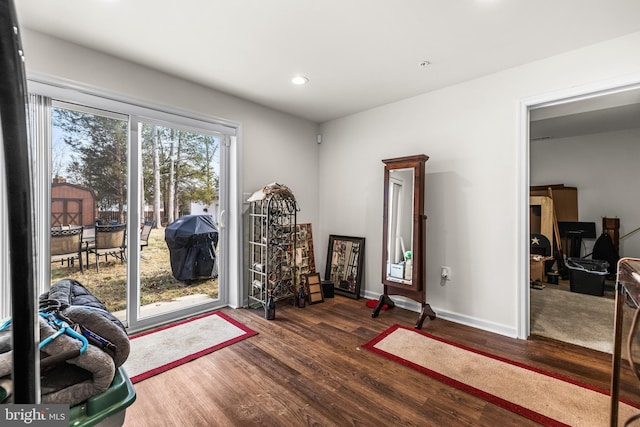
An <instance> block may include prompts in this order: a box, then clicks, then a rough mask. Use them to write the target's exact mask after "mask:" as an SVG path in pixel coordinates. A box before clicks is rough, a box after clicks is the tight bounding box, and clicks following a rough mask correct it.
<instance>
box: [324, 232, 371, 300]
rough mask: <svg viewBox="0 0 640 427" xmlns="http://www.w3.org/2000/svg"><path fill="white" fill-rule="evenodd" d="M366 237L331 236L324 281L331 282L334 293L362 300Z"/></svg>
mask: <svg viewBox="0 0 640 427" xmlns="http://www.w3.org/2000/svg"><path fill="white" fill-rule="evenodd" d="M364 242H365V239H364V237H352V236H340V235H335V234H331V235H329V247H328V249H327V262H326V268H325V273H324V280H327V281H331V282H332V283H333V287H334V293H336V294H338V295H343V296H347V297H349V298H353V299H359V298H360V289H361V286H362V274H363V271H364V268H363V265H364Z"/></svg>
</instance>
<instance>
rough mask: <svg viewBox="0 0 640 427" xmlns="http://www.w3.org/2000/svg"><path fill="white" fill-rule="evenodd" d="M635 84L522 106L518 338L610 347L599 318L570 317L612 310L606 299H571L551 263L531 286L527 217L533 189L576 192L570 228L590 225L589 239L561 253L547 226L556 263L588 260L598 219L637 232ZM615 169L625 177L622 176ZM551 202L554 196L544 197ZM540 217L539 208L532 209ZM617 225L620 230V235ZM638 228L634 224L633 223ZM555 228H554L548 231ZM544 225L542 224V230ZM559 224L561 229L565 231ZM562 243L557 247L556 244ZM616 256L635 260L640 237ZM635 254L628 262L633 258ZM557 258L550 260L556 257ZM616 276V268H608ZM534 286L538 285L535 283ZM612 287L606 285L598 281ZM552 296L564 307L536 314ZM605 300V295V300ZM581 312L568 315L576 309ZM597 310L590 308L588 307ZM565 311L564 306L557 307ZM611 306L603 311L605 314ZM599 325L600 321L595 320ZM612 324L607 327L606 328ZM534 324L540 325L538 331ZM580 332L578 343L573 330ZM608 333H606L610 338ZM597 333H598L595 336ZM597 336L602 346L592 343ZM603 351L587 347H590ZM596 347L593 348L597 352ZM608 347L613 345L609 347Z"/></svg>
mask: <svg viewBox="0 0 640 427" xmlns="http://www.w3.org/2000/svg"><path fill="white" fill-rule="evenodd" d="M638 117H640V78H639V77H637V76H636V77H635V78H630V79H626V80H616V81H610V82H605V83H601V84H598V85H591V86H585V87H580V88H574V89H571V90H567V91H562V92H558V93H552V94H548V95H544V96H540V97H535V98H530V99H527V100H524V101H523V102H522V103H521V134H520V149H521V156H520V159H521V162H520V174H521V180H520V182H521V187H520V206H521V209H522V212H521V215H520V219H521V220H520V224H519V226H520V230H521V233H520V236H521V245H520V251H521V255H522V256H521V257H520V260H521V265H520V271H521V275H520V276H521V281H520V283H521V284H522V286H521V287H520V296H519V302H520V307H519V313H520V314H519V325H518V337H519V338H522V339H526V338H527V337H529V335H531V334H534V335H538V334H540V335H544V336H547V337H549V338H553V339H557V340H560V341H565V342H570V343H574V344H577V345H581V346H585V347H591V348H596V349H598V350H601V351H610V350H608V347H609V344H608V343H607V341H611V342H612V340H613V324H612V322H609V321H608V320H607V319H609V317H605V315H598V314H592V315H588V314H585V313H582V315H583V316H586V317H587V318H588V320H587V321H584V320H580V318H578V317H576V318H573V316H574V315H577V314H578V313H579V312H580V311H583V312H584V310H586V309H590V308H594V307H596V306H604V312H605V313H608V310H611V312H612V310H613V300H612V299H611V298H609V299H608V302H607V301H605V300H606V299H607V298H606V295H604V296H594V295H590V292H571V290H570V288H571V283H570V279H571V277H567V276H568V273H571V272H572V271H571V270H570V269H569V270H568V271H567V270H565V276H564V280H563V278H562V277H560V278H559V279H560V280H559V282H556V279H558V277H557V276H556V277H554V276H553V275H551V276H549V275H548V273H553V272H554V270H556V269H557V268H558V261H559V260H557V259H553V257H552V259H551V261H550V264H551V265H547V266H545V267H542V270H541V271H542V273H541V271H536V272H535V275H536V276H538V275H540V276H541V279H542V280H541V281H540V282H541V283H540V284H541V285H542V286H540V287H537V288H532V287H531V284H532V282H531V280H532V279H534V277H533V269H532V267H531V266H532V265H533V264H534V262H533V261H532V259H533V258H534V257H533V256H532V255H536V254H534V251H533V250H532V249H531V247H532V246H531V236H532V234H531V233H532V229H531V227H532V226H535V225H536V222H537V221H538V223H537V226H538V227H539V226H540V223H539V221H540V220H539V218H534V219H532V218H531V215H532V213H531V212H532V209H533V208H532V206H531V196H532V195H533V194H534V192H533V191H531V189H532V188H534V187H536V186H537V187H538V188H543V189H544V188H548V187H550V186H551V187H555V188H563V187H564V188H570V189H571V191H575V192H576V194H575V195H574V198H575V207H576V212H575V216H576V218H575V219H576V221H575V222H576V223H580V224H582V223H585V224H587V225H589V224H590V225H591V226H593V230H594V233H593V235H590V236H589V237H588V238H587V237H585V238H582V239H580V240H578V243H577V244H574V247H573V248H571V247H570V246H569V247H568V246H567V244H569V245H570V244H571V242H570V241H566V240H567V239H566V236H567V234H566V230H563V232H564V233H565V234H563V236H559V235H558V234H557V233H558V232H560V229H559V228H560V227H559V226H558V224H562V223H563V222H564V221H563V222H559V221H557V220H556V221H555V223H554V222H553V221H551V227H553V228H552V229H551V230H552V231H551V234H552V236H551V239H550V240H551V244H552V245H554V246H555V245H556V243H557V242H558V241H560V246H559V247H560V250H561V254H562V259H563V260H566V259H567V256H569V255H570V256H573V257H577V258H579V259H584V260H591V259H592V252H593V247H594V244H595V241H596V239H597V237H599V236H600V235H601V234H602V232H603V218H619V219H620V233H621V234H622V235H624V234H625V231H630V230H631V229H633V228H636V227H638V226H640V212H637V213H636V211H637V209H636V208H635V207H634V206H632V204H633V201H632V200H631V199H632V198H630V197H629V190H631V189H632V188H633V183H634V182H637V180H638V178H640V172H636V171H637V170H639V169H638V168H637V167H633V162H634V160H635V161H637V159H638V158H640V144H638V141H640V121H639V120H638V119H637V118H638ZM621 168H622V169H624V171H621ZM551 197H553V196H552V195H551ZM536 209H538V211H537V212H539V209H540V206H536ZM623 223H624V228H623ZM636 223H637V224H636ZM554 224H555V225H554ZM547 225H548V224H547ZM565 225H566V224H565ZM563 240H565V242H564V244H562V243H563V242H562V241H563ZM620 253H621V255H623V256H640V236H638V237H636V238H630V239H628V240H626V241H620ZM634 254H635V255H634ZM556 255H557V253H556ZM614 271H615V269H614ZM536 279H537V278H536ZM603 283H606V284H607V285H609V287H611V286H612V285H611V284H612V283H613V282H612V281H607V282H603ZM550 292H563V293H562V294H554V296H555V297H556V298H553V297H552V298H550V299H551V300H553V301H555V302H558V301H559V300H560V298H558V297H559V296H561V297H562V298H571V299H572V301H571V302H565V303H559V302H558V304H559V305H558V307H556V308H557V311H556V313H555V314H554V313H550V312H540V310H539V307H537V306H536V305H537V304H538V300H539V299H540V297H541V296H542V295H545V296H548V294H549V293H550ZM611 295H612V293H609V296H611ZM574 299H576V300H577V301H579V303H580V304H581V306H583V307H586V308H585V309H583V310H580V309H578V308H572V307H573V306H574V305H576V304H578V303H577V302H573V300H574ZM595 303H597V304H595ZM562 304H564V306H562ZM609 305H610V307H609ZM599 319H600V320H599ZM609 323H611V324H609ZM540 324H544V327H543V328H542V329H541V328H540ZM581 324H584V325H585V326H586V328H585V332H584V336H581V335H580V334H581V332H580V331H579V328H578V326H580V325H581ZM608 329H611V331H610V332H609V331H608ZM598 331H600V332H598ZM598 333H600V334H601V336H602V337H604V338H602V339H600V338H597V336H596V335H597V334H598ZM598 340H600V341H605V342H604V344H603V343H600V344H594V343H595V342H596V341H598ZM598 346H599V347H598ZM611 346H612V344H611Z"/></svg>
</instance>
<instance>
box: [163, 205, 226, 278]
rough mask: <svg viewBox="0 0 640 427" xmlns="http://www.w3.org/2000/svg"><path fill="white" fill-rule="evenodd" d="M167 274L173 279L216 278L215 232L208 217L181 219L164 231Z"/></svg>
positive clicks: (216, 239) (216, 232)
mask: <svg viewBox="0 0 640 427" xmlns="http://www.w3.org/2000/svg"><path fill="white" fill-rule="evenodd" d="M164 240H165V242H167V246H168V248H169V253H170V258H171V271H172V273H173V277H175V278H176V279H177V280H180V281H184V282H187V283H188V282H190V281H191V280H194V279H198V278H211V277H218V268H217V265H216V252H215V249H216V247H217V245H218V229H217V228H216V226H215V225H214V224H213V218H212V217H211V215H185V216H181V217H180V218H178V219H177V220H175V221H174V222H172V223H171V224H169V225H168V226H167V228H165V231H164Z"/></svg>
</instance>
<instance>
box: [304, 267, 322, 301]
mask: <svg viewBox="0 0 640 427" xmlns="http://www.w3.org/2000/svg"><path fill="white" fill-rule="evenodd" d="M305 281H306V282H307V296H308V297H307V298H308V300H309V304H315V303H318V302H324V295H323V294H322V281H321V280H320V273H311V274H305Z"/></svg>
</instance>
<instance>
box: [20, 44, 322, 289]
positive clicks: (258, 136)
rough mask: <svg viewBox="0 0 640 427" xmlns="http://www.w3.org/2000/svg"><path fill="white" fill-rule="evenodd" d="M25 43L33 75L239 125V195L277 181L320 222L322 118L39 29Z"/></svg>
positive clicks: (308, 218)
mask: <svg viewBox="0 0 640 427" xmlns="http://www.w3.org/2000/svg"><path fill="white" fill-rule="evenodd" d="M22 43H23V46H24V52H25V64H26V70H27V75H28V77H30V78H32V77H33V76H38V77H39V76H45V77H47V78H53V79H56V80H63V81H68V82H69V83H71V84H74V85H81V86H87V87H89V88H95V89H97V90H99V91H100V92H102V93H105V92H106V93H107V94H113V95H114V96H115V97H116V98H122V97H124V98H125V99H127V100H134V101H140V102H142V103H144V104H150V105H155V106H168V107H169V108H171V109H179V110H183V111H187V112H193V113H195V114H197V115H205V116H209V117H216V118H221V119H224V120H226V121H231V122H235V123H239V124H240V138H239V152H238V161H239V167H240V176H239V179H240V185H241V187H240V188H238V189H237V191H238V193H240V194H241V195H242V194H251V193H253V192H254V191H255V190H257V189H259V188H262V187H264V186H265V185H266V184H269V183H271V182H273V181H277V182H279V183H281V184H285V185H287V186H289V187H290V188H291V189H292V190H293V192H294V194H295V196H296V200H297V201H298V204H299V206H300V208H301V210H300V212H299V216H298V222H311V223H314V224H316V223H317V222H318V203H319V200H318V197H317V192H318V191H317V190H318V162H317V158H318V154H317V153H318V144H317V143H316V135H317V131H318V125H317V124H316V123H313V122H311V121H308V120H304V119H300V118H297V117H294V116H292V115H289V114H285V113H282V112H279V111H275V110H273V109H270V108H266V107H264V106H261V105H258V104H255V103H253V102H249V101H246V100H243V99H240V98H237V97H234V96H230V95H228V94H224V93H221V92H218V91H215V90H211V89H208V88H206V87H203V86H200V85H197V84H194V83H191V82H188V81H185V80H182V79H180V78H177V77H174V76H170V75H167V74H164V73H161V72H158V71H156V70H152V69H149V68H145V67H142V66H139V65H136V64H133V63H131V62H127V61H124V60H121V59H118V58H115V57H112V56H109V55H105V54H102V53H99V52H96V51H92V50H89V49H86V48H83V47H80V46H77V45H74V44H70V43H67V42H63V41H61V40H57V39H53V38H51V37H48V36H45V35H42V34H39V33H35V32H31V31H25V32H23V33H22ZM246 208H247V205H246V204H245V205H244V209H246ZM230 215H233V212H230ZM245 241H246V230H245ZM235 261H236V262H237V260H235ZM235 282H238V279H236V280H235ZM236 284H237V283H236ZM234 286H235V284H234ZM239 296H240V297H242V294H240V295H239ZM245 297H246V296H245ZM232 298H233V292H232Z"/></svg>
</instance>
